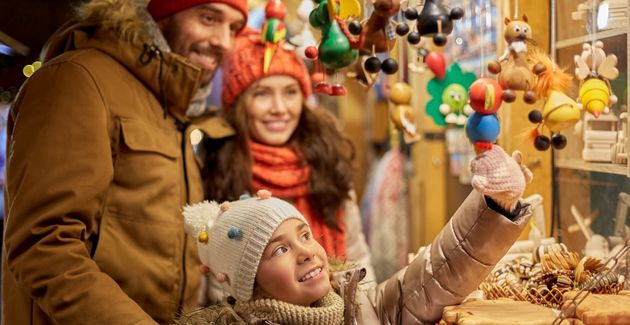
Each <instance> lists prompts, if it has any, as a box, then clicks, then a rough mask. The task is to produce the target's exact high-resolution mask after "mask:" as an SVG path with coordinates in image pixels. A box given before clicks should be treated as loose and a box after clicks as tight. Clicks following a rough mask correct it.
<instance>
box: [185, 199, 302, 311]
mask: <svg viewBox="0 0 630 325" xmlns="http://www.w3.org/2000/svg"><path fill="white" fill-rule="evenodd" d="M257 194H258V196H257V197H242V198H241V200H238V201H234V202H224V203H222V204H217V203H216V202H214V201H212V202H208V201H204V202H201V203H197V204H194V205H188V206H185V207H184V212H183V215H184V221H185V227H186V232H187V233H188V234H190V235H193V236H194V237H195V238H196V239H197V246H198V248H199V256H200V258H201V261H202V262H203V263H204V264H206V265H208V266H210V268H211V269H212V271H213V272H215V273H224V274H226V275H227V276H228V278H229V280H230V283H229V285H228V286H227V288H226V289H227V291H228V292H229V293H230V294H231V295H232V296H234V297H235V298H236V299H239V300H242V301H248V300H250V299H251V298H252V293H253V291H254V281H255V279H256V272H257V271H258V264H259V263H260V259H261V257H262V254H263V252H264V250H265V248H266V247H267V244H268V243H269V239H271V236H272V235H273V233H274V232H275V231H276V229H277V228H278V227H279V226H280V224H282V223H283V222H284V221H285V220H287V219H291V218H296V219H300V220H302V221H303V222H305V223H306V222H307V221H306V220H305V219H304V217H303V216H302V214H301V213H300V212H299V211H298V210H297V209H296V208H295V207H293V205H291V204H290V203H288V202H286V201H283V200H280V199H277V198H273V197H271V193H270V192H269V191H266V190H260V191H258V193H257Z"/></svg>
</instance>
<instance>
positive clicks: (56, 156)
mask: <svg viewBox="0 0 630 325" xmlns="http://www.w3.org/2000/svg"><path fill="white" fill-rule="evenodd" d="M77 13H78V15H77V17H78V18H77V20H76V21H74V22H73V23H69V24H66V25H65V26H63V27H62V28H61V29H60V30H59V31H58V32H57V33H55V35H53V37H52V38H51V39H50V40H49V42H48V44H47V47H46V48H45V50H44V51H43V53H42V57H43V58H44V62H45V64H44V65H43V66H42V68H41V69H39V70H38V71H37V73H36V74H34V75H33V76H32V77H31V78H30V79H29V80H28V81H27V82H26V83H25V84H24V86H23V87H22V89H21V91H20V94H19V97H18V98H17V99H16V101H15V105H14V106H13V107H12V110H11V112H10V117H9V122H8V132H9V133H8V134H9V140H8V153H7V157H8V161H7V179H6V198H7V202H6V203H7V204H6V206H7V208H6V220H5V222H6V225H5V226H6V227H5V229H6V237H5V241H4V244H3V254H2V256H3V272H2V284H3V296H2V303H3V311H4V315H3V323H4V324H82V323H90V324H155V323H168V322H170V321H171V320H172V319H173V317H175V316H176V315H178V314H179V313H186V312H189V311H190V310H191V308H193V307H194V306H195V302H196V298H197V293H198V291H197V289H198V287H199V278H200V274H199V271H198V263H199V262H198V260H197V253H196V245H195V244H194V241H193V240H192V239H191V238H187V237H186V235H185V233H184V227H183V220H182V217H181V207H182V206H183V205H185V204H186V203H194V202H198V201H201V200H202V199H203V193H202V186H201V180H200V174H199V170H198V166H197V165H196V161H195V158H194V155H193V152H192V147H191V144H190V134H191V131H192V130H194V129H199V130H201V131H203V132H205V134H206V136H209V137H214V138H218V137H225V136H228V135H231V134H232V133H233V131H232V130H231V129H230V128H229V127H228V126H227V124H226V123H225V122H223V121H222V120H219V119H217V118H204V117H191V116H196V115H200V114H201V113H203V106H204V102H205V96H206V95H207V89H209V87H210V80H211V79H212V76H213V74H214V71H215V69H216V68H217V65H218V64H219V63H220V61H221V58H222V57H223V55H224V54H225V53H226V52H227V51H229V50H230V48H231V47H232V43H233V40H234V37H235V35H236V34H237V33H238V32H239V31H240V30H241V29H242V28H243V27H244V26H245V23H246V19H247V4H246V0H152V1H151V2H150V3H149V5H148V7H147V5H146V1H144V0H91V1H89V2H87V3H85V4H84V5H82V6H81V7H80V8H79V10H78V11H77Z"/></svg>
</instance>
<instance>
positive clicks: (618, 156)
mask: <svg viewBox="0 0 630 325" xmlns="http://www.w3.org/2000/svg"><path fill="white" fill-rule="evenodd" d="M619 125H620V127H619V131H618V132H617V143H615V145H614V146H613V147H612V149H611V152H610V156H611V161H612V163H613V164H627V163H628V152H627V151H626V148H627V147H626V145H627V143H628V136H627V134H628V128H627V125H628V112H623V113H621V115H619Z"/></svg>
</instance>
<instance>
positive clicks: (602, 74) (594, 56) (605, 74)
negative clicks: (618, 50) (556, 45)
mask: <svg viewBox="0 0 630 325" xmlns="http://www.w3.org/2000/svg"><path fill="white" fill-rule="evenodd" d="M574 61H575V66H576V68H575V75H576V77H577V78H578V79H579V80H580V89H579V97H578V101H579V103H580V107H581V108H583V109H584V110H586V111H587V112H589V113H591V114H593V115H594V116H595V117H598V116H599V115H600V114H602V113H604V114H606V113H608V112H609V111H610V106H612V105H614V104H616V103H617V96H615V95H614V94H613V93H612V88H611V87H610V80H613V79H616V78H617V77H618V76H619V70H617V56H615V55H614V54H610V55H606V53H605V52H604V43H603V42H602V41H597V42H595V43H594V45H591V44H589V43H585V44H584V45H583V46H582V53H581V55H576V56H575V57H574Z"/></svg>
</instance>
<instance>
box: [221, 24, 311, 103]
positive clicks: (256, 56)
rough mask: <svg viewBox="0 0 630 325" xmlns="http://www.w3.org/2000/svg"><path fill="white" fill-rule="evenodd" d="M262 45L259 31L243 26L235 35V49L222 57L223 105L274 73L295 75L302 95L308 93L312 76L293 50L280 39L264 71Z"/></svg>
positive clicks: (263, 47)
mask: <svg viewBox="0 0 630 325" xmlns="http://www.w3.org/2000/svg"><path fill="white" fill-rule="evenodd" d="M264 53H265V44H264V43H263V42H262V41H261V35H260V32H259V31H257V30H254V29H251V28H246V29H245V30H243V31H242V32H241V34H240V35H239V37H237V39H236V42H235V44H234V49H233V50H232V52H230V54H229V55H228V56H227V57H225V58H224V60H223V92H222V94H221V97H222V98H221V99H222V102H223V108H224V109H227V108H229V107H231V106H232V105H234V103H235V102H236V99H237V98H238V96H239V95H241V93H242V92H244V91H245V90H246V89H247V88H248V87H249V86H250V85H251V84H253V83H254V82H255V81H257V80H260V79H262V78H265V77H268V76H273V75H287V76H290V77H293V78H295V79H296V80H297V81H298V83H299V84H300V87H301V88H302V93H303V94H304V98H306V97H308V96H309V95H310V94H311V79H310V76H309V73H308V69H307V68H306V65H304V62H303V61H302V59H300V57H298V56H297V54H296V53H295V51H294V50H292V49H287V48H285V44H284V42H280V43H279V44H278V45H277V48H276V50H275V52H274V54H273V57H272V59H271V64H270V65H269V68H268V70H267V72H266V73H265V72H264V70H263V61H264Z"/></svg>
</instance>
